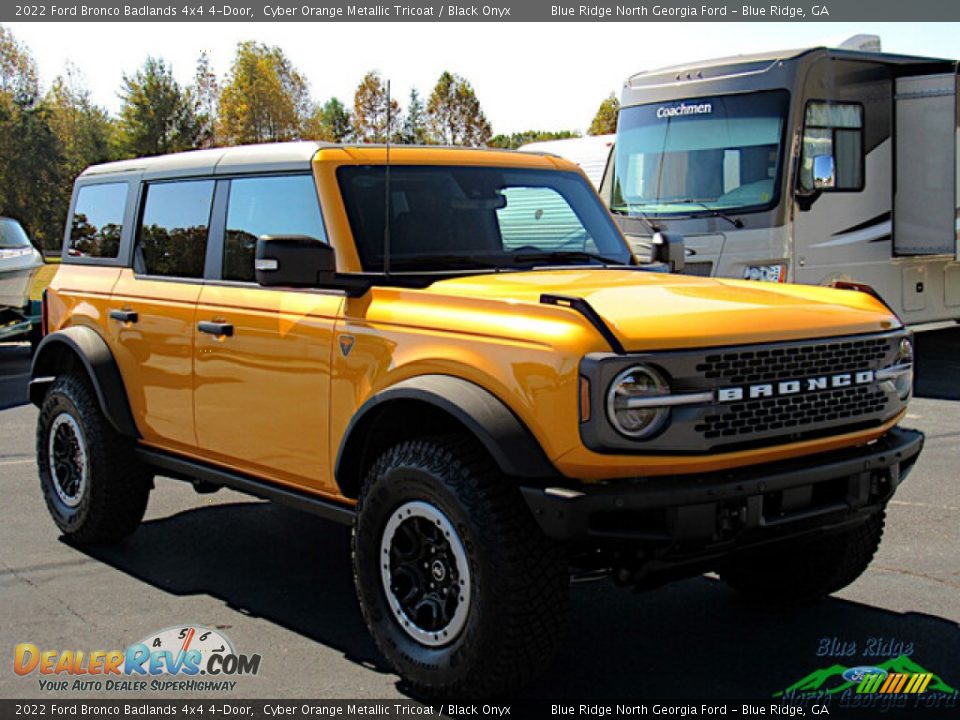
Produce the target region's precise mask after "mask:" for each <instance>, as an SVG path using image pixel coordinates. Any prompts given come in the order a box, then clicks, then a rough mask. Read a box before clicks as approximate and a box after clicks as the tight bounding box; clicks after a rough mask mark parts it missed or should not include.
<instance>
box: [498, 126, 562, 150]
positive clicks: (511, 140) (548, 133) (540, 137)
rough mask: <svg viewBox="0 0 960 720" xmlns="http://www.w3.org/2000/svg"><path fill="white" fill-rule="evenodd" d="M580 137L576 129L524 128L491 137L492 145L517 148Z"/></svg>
mask: <svg viewBox="0 0 960 720" xmlns="http://www.w3.org/2000/svg"><path fill="white" fill-rule="evenodd" d="M576 137H580V133H578V132H576V131H575V130H524V131H523V132H516V133H511V134H510V135H494V136H493V138H491V139H490V147H495V148H503V149H505V150H516V149H517V148H518V147H520V146H521V145H526V144H528V143H532V142H543V141H546V140H567V139H569V138H576Z"/></svg>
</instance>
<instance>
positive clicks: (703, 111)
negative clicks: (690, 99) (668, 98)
mask: <svg viewBox="0 0 960 720" xmlns="http://www.w3.org/2000/svg"><path fill="white" fill-rule="evenodd" d="M712 112H713V103H697V104H694V105H687V103H680V104H679V105H664V106H662V107H658V108H657V117H658V118H675V117H683V116H684V115H709V114H710V113H712Z"/></svg>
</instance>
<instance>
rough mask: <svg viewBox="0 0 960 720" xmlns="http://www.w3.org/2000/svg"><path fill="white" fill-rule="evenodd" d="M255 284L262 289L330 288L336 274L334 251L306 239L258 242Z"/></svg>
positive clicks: (289, 237)
mask: <svg viewBox="0 0 960 720" xmlns="http://www.w3.org/2000/svg"><path fill="white" fill-rule="evenodd" d="M255 257H256V259H255V260H254V268H255V270H256V278H257V283H258V284H259V285H263V286H265V287H329V286H331V285H332V284H333V280H334V276H335V275H336V271H337V258H336V254H335V253H334V251H333V248H332V247H330V246H329V245H327V244H326V243H323V242H320V241H319V240H317V239H316V238H313V237H309V236H307V235H277V236H273V235H262V236H260V238H258V239H257V249H256V256H255Z"/></svg>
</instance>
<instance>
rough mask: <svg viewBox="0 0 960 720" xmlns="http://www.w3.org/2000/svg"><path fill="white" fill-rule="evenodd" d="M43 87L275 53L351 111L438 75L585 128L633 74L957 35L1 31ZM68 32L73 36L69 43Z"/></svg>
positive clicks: (958, 45)
mask: <svg viewBox="0 0 960 720" xmlns="http://www.w3.org/2000/svg"><path fill="white" fill-rule="evenodd" d="M9 27H10V28H11V29H12V30H13V32H14V34H15V35H16V37H17V38H18V39H20V40H21V41H22V42H25V43H26V44H27V45H28V46H29V47H30V49H31V51H32V52H33V55H34V57H35V58H36V60H37V63H38V65H39V68H40V74H41V80H42V81H43V82H44V84H45V85H48V84H49V83H50V81H51V80H52V79H53V78H54V77H55V76H56V75H57V74H58V73H60V72H62V71H63V68H64V65H65V63H67V62H72V63H74V64H75V65H77V66H78V67H79V68H80V70H81V71H82V73H83V76H84V79H85V82H86V84H87V86H88V87H90V89H91V90H92V92H93V97H94V99H95V101H96V102H97V103H98V104H100V105H103V106H105V107H106V108H107V109H109V110H110V111H113V112H115V111H116V110H117V108H118V107H119V104H120V101H119V98H118V97H117V91H118V89H119V87H120V84H121V79H122V74H123V73H124V72H128V73H129V72H132V71H134V70H135V69H136V68H137V67H138V66H139V65H140V64H142V62H143V60H144V58H145V57H146V56H147V55H148V54H149V55H154V56H159V57H163V58H164V59H166V60H167V61H168V62H169V63H171V64H172V66H173V69H174V74H175V75H176V77H177V79H178V80H180V81H181V82H185V83H186V82H190V80H191V78H192V76H193V71H194V66H195V63H196V58H197V56H198V55H199V54H200V51H201V50H207V51H208V52H209V53H210V56H211V59H212V61H213V65H214V69H215V70H216V72H217V74H218V75H223V74H224V73H226V71H227V70H228V69H229V66H230V62H231V60H232V57H233V52H234V48H235V46H236V43H237V42H238V41H241V40H249V39H253V40H257V41H259V42H264V43H267V44H270V45H279V46H280V47H281V48H283V50H284V52H285V53H286V54H287V55H288V56H289V57H290V59H291V60H292V61H293V63H294V64H295V65H296V67H297V68H298V69H299V70H300V71H301V72H302V73H303V74H304V75H305V76H306V77H307V79H308V80H309V81H310V89H311V94H312V95H313V97H314V99H315V100H318V101H321V102H322V101H325V100H327V99H328V98H329V97H331V96H337V97H339V98H340V100H342V101H343V102H344V103H345V104H347V105H352V102H353V92H354V90H355V89H356V86H357V83H359V81H360V79H361V77H362V76H363V75H364V73H365V72H367V71H368V70H371V69H378V70H380V71H381V72H382V73H383V74H384V76H385V77H389V78H390V79H391V81H392V86H393V92H394V95H395V96H396V97H397V98H398V99H399V100H400V101H401V104H402V105H404V106H405V105H406V100H407V97H408V95H409V93H410V89H411V88H412V87H416V88H417V89H418V90H419V91H420V93H421V95H428V94H429V92H430V90H431V89H432V87H433V84H434V83H435V82H436V79H437V76H439V74H440V73H441V72H442V71H443V70H445V69H447V70H451V71H452V72H457V73H460V74H461V75H463V76H464V77H466V78H467V79H468V80H470V82H471V83H472V84H473V86H474V89H475V90H476V92H477V96H478V97H479V98H480V102H481V104H482V106H483V108H484V111H485V112H486V114H487V117H488V118H489V120H490V121H491V123H492V124H493V128H494V132H504V133H509V132H516V131H520V130H526V129H573V130H584V129H586V127H587V125H589V123H590V119H591V118H592V116H593V113H594V112H595V110H596V108H597V106H598V105H599V103H600V102H601V100H603V98H604V97H605V96H606V95H607V94H609V93H610V92H618V93H619V88H620V85H621V83H622V82H623V80H624V79H625V78H626V77H627V76H628V75H631V74H633V73H635V72H637V71H640V70H647V69H653V68H657V67H662V66H665V65H672V64H675V63H680V62H687V61H692V60H700V59H706V58H713V57H721V56H725V55H733V54H739V53H751V52H758V51H763V50H775V49H783V48H795V47H806V46H811V45H836V44H838V43H839V42H841V41H842V40H844V39H845V38H847V37H849V36H850V35H854V34H856V33H872V34H876V35H880V37H881V39H882V42H883V49H884V50H886V51H889V52H900V53H907V54H921V55H933V56H944V57H958V56H960V23H819V22H784V23H561V22H556V23H546V22H545V23H503V24H495V23H374V22H371V23H330V24H326V23H320V22H317V23H153V22H143V23H77V24H71V23H10V24H9ZM78 31H79V35H78Z"/></svg>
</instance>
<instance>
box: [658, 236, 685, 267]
mask: <svg viewBox="0 0 960 720" xmlns="http://www.w3.org/2000/svg"><path fill="white" fill-rule="evenodd" d="M653 262H660V263H665V264H666V265H667V266H668V267H669V268H670V272H681V271H682V270H683V268H684V265H685V264H686V249H685V247H684V243H683V235H680V234H679V233H665V232H658V233H656V234H655V235H654V236H653Z"/></svg>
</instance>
